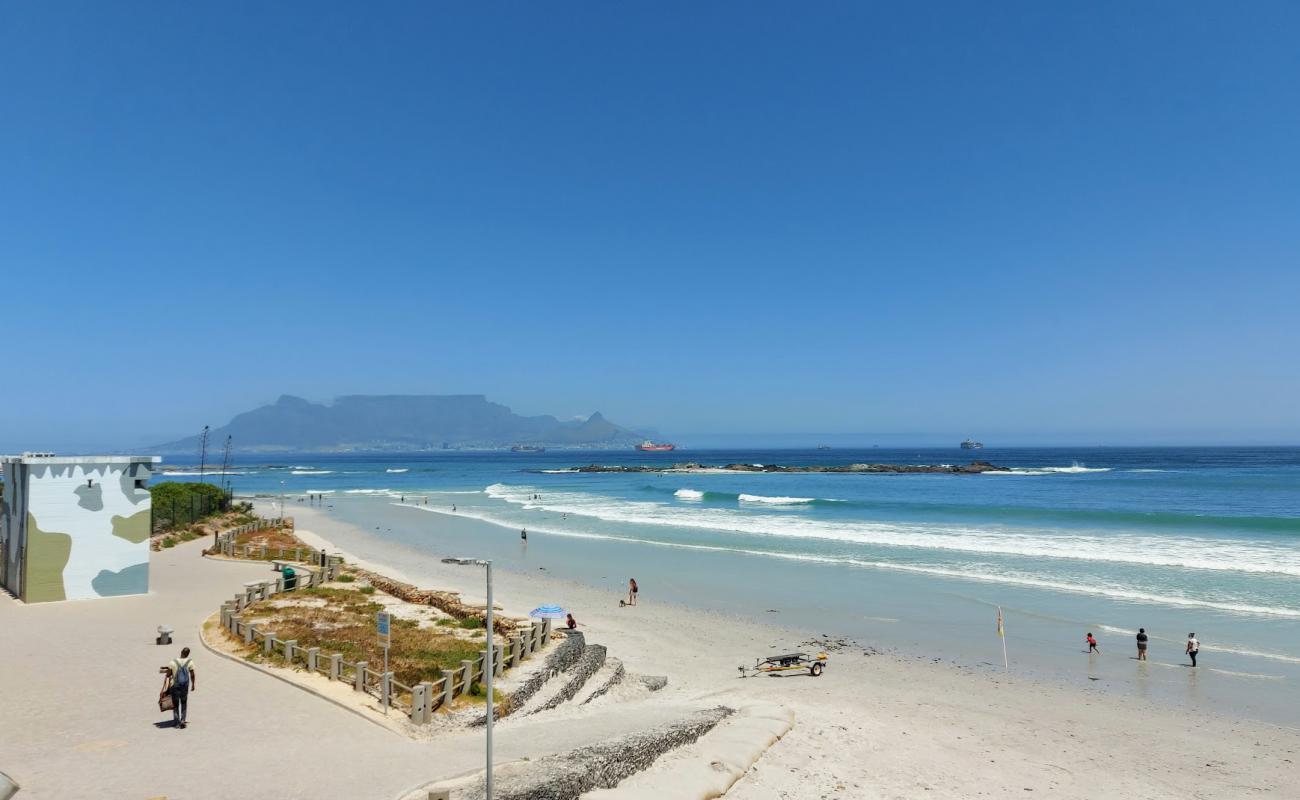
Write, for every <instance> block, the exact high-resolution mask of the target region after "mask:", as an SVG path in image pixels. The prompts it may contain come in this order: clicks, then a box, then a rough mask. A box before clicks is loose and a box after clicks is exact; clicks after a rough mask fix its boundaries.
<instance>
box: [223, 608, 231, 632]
mask: <svg viewBox="0 0 1300 800" xmlns="http://www.w3.org/2000/svg"><path fill="white" fill-rule="evenodd" d="M229 626H230V609H228V608H226V607H225V606H222V607H221V627H223V628H226V627H229Z"/></svg>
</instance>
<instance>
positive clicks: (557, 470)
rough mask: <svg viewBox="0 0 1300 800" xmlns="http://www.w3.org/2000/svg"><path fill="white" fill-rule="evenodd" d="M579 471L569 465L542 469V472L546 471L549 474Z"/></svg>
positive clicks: (567, 473)
mask: <svg viewBox="0 0 1300 800" xmlns="http://www.w3.org/2000/svg"><path fill="white" fill-rule="evenodd" d="M577 471H578V470H576V469H574V468H573V467H569V468H568V469H544V470H542V472H544V473H546V474H547V475H569V474H572V473H574V472H577Z"/></svg>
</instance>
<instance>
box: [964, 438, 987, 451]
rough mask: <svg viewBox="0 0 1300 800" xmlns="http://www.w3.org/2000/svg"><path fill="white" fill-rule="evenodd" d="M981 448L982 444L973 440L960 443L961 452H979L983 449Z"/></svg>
mask: <svg viewBox="0 0 1300 800" xmlns="http://www.w3.org/2000/svg"><path fill="white" fill-rule="evenodd" d="M983 447H984V443H983V442H977V441H975V440H974V439H967V440H966V441H964V442H962V443H961V449H963V450H980V449H983Z"/></svg>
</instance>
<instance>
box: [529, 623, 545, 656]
mask: <svg viewBox="0 0 1300 800" xmlns="http://www.w3.org/2000/svg"><path fill="white" fill-rule="evenodd" d="M529 644H530V645H531V647H532V650H530V651H529V652H532V653H536V652H537V651H538V650H541V649H542V623H540V622H534V623H533V635H532V639H531V640H530V641H529Z"/></svg>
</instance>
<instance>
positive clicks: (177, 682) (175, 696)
mask: <svg viewBox="0 0 1300 800" xmlns="http://www.w3.org/2000/svg"><path fill="white" fill-rule="evenodd" d="M163 671H164V672H165V673H166V677H164V678H163V688H162V694H170V695H171V697H172V719H173V720H174V721H175V722H176V727H178V728H184V727H185V712H186V711H187V710H188V707H189V697H190V692H192V691H195V690H197V689H198V685H197V684H198V681H197V679H196V677H195V672H194V660H193V659H192V658H190V649H189V648H188V647H185V648H182V649H181V655H180V658H173V659H172V660H171V663H169V664H168V665H167V666H165V667H163Z"/></svg>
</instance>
